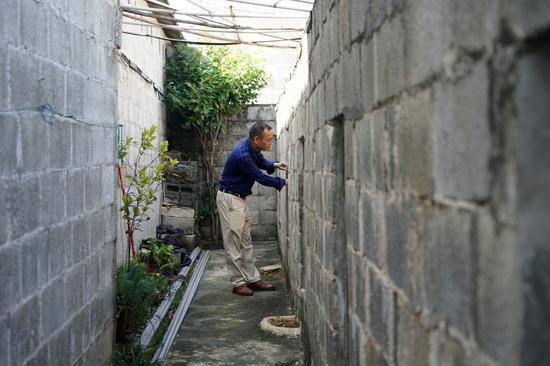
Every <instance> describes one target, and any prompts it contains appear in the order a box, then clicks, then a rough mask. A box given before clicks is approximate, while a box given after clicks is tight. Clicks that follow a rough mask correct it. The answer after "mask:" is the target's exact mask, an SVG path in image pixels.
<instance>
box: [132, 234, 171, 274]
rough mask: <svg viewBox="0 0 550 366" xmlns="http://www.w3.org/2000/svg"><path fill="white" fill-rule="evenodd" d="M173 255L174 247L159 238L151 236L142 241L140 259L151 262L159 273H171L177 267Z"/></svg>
mask: <svg viewBox="0 0 550 366" xmlns="http://www.w3.org/2000/svg"><path fill="white" fill-rule="evenodd" d="M173 255H174V248H173V247H172V246H171V245H168V244H165V243H163V242H162V241H160V240H158V239H155V238H149V239H145V240H142V241H141V247H140V250H139V257H140V260H141V261H143V262H145V263H149V265H150V266H152V267H153V268H155V269H157V270H158V272H159V273H163V272H166V273H171V272H172V270H173V269H174V268H175V267H176V263H175V262H174V260H173Z"/></svg>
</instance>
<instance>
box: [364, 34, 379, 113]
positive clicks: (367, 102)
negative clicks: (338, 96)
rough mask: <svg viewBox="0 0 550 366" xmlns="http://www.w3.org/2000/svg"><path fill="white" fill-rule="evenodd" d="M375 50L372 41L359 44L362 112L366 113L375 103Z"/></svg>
mask: <svg viewBox="0 0 550 366" xmlns="http://www.w3.org/2000/svg"><path fill="white" fill-rule="evenodd" d="M375 52H376V48H375V47H374V39H373V38H371V39H369V40H368V41H364V42H362V43H361V44H360V63H361V78H360V79H361V98H362V104H363V110H364V111H365V112H368V111H370V110H372V107H373V105H374V102H375V101H376V86H377V84H376V78H377V75H376V73H375V69H376V64H375V60H376V59H377V58H376V54H375Z"/></svg>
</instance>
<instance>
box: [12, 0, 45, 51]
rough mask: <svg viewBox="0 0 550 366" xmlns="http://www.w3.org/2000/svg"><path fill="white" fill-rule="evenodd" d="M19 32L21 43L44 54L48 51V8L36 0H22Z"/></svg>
mask: <svg viewBox="0 0 550 366" xmlns="http://www.w3.org/2000/svg"><path fill="white" fill-rule="evenodd" d="M20 6H21V8H20V14H21V16H20V19H19V32H20V34H21V44H22V45H23V46H24V47H25V48H26V49H29V50H31V51H32V52H37V53H40V54H41V55H43V56H46V55H47V52H48V24H47V14H48V10H49V9H48V8H47V7H46V4H45V3H38V2H36V1H35V0H21V5H20Z"/></svg>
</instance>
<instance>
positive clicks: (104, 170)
mask: <svg viewBox="0 0 550 366" xmlns="http://www.w3.org/2000/svg"><path fill="white" fill-rule="evenodd" d="M115 169H116V168H115V166H114V165H104V166H102V167H101V204H102V205H108V204H110V203H112V202H113V201H114V199H115V189H116V188H117V185H116V184H117V180H116V178H115Z"/></svg>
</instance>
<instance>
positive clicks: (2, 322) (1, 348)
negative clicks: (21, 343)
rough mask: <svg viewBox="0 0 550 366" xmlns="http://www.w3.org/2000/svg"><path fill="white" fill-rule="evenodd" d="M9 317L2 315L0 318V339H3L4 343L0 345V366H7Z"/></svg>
mask: <svg viewBox="0 0 550 366" xmlns="http://www.w3.org/2000/svg"><path fill="white" fill-rule="evenodd" d="M9 320H10V319H9V316H8V315H5V314H2V316H1V317H0V339H3V340H4V342H2V343H1V344H0V364H1V365H9V346H10V342H9V330H10V323H9Z"/></svg>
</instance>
